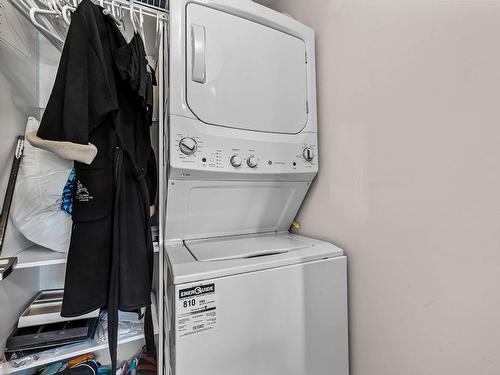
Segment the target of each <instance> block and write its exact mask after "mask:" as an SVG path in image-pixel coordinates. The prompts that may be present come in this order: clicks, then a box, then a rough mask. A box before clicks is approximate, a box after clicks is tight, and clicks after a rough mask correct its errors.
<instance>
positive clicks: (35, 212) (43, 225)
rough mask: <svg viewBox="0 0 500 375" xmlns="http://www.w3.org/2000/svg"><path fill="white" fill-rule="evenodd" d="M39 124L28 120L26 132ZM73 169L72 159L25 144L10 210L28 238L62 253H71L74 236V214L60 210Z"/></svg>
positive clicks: (11, 216)
mask: <svg viewBox="0 0 500 375" xmlns="http://www.w3.org/2000/svg"><path fill="white" fill-rule="evenodd" d="M39 125H40V124H39V122H38V120H37V119H36V118H34V117H29V118H28V123H27V125H26V133H28V132H30V131H33V130H35V131H36V130H38V126H39ZM72 168H73V162H72V161H71V160H65V159H62V158H60V157H58V156H57V155H55V154H53V153H51V152H49V151H45V150H42V149H39V148H35V147H33V146H32V145H30V143H29V142H24V156H23V158H22V160H21V166H20V167H19V174H18V176H17V182H16V189H15V192H14V197H13V199H12V206H11V210H10V219H11V221H12V223H13V224H14V225H15V226H16V228H17V229H18V230H19V231H20V232H21V233H22V234H23V235H24V236H25V237H26V238H27V239H29V240H30V241H32V242H34V243H35V244H38V245H40V246H43V247H46V248H48V249H52V250H55V251H59V252H67V251H68V248H69V240H70V237H71V226H72V220H71V215H69V214H68V213H66V212H64V211H62V210H61V202H62V192H63V189H64V186H65V185H66V182H67V180H68V176H69V173H70V172H71V169H72Z"/></svg>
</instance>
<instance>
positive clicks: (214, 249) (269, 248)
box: [185, 233, 314, 262]
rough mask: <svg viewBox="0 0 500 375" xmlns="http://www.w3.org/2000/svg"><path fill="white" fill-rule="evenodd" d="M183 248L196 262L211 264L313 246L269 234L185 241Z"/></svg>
mask: <svg viewBox="0 0 500 375" xmlns="http://www.w3.org/2000/svg"><path fill="white" fill-rule="evenodd" d="M185 246H186V247H187V248H188V250H189V251H190V252H191V254H192V255H193V257H194V258H195V259H196V260H197V261H199V262H212V261H218V260H228V259H250V258H259V257H265V256H270V255H276V254H283V253H287V252H290V251H294V250H300V249H305V248H308V247H312V246H314V244H313V243H312V242H308V241H305V240H302V239H297V238H293V237H291V236H283V235H281V236H278V235H277V234H276V233H270V234H266V235H262V234H259V235H246V236H234V237H219V238H211V239H203V240H191V241H186V242H185Z"/></svg>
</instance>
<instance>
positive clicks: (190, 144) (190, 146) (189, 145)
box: [179, 137, 198, 155]
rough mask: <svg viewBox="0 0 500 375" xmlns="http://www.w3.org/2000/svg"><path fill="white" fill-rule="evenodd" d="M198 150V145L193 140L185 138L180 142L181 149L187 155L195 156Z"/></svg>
mask: <svg viewBox="0 0 500 375" xmlns="http://www.w3.org/2000/svg"><path fill="white" fill-rule="evenodd" d="M197 148H198V144H197V143H196V141H195V140H194V139H193V138H190V137H184V138H182V139H181V140H180V142H179V149H180V150H181V152H182V153H183V154H185V155H193V154H194V153H195V152H196V150H197Z"/></svg>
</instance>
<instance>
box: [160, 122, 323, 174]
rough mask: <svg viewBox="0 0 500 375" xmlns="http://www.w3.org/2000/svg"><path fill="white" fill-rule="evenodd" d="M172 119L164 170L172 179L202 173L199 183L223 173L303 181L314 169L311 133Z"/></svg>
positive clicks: (314, 137) (315, 158)
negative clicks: (249, 129) (296, 133)
mask: <svg viewBox="0 0 500 375" xmlns="http://www.w3.org/2000/svg"><path fill="white" fill-rule="evenodd" d="M172 118H174V119H175V121H172V123H171V131H170V134H171V139H170V142H169V143H170V166H171V168H172V169H173V171H171V173H174V174H176V176H175V177H177V178H190V177H194V176H195V175H198V177H200V173H202V177H203V178H204V179H206V178H209V179H210V178H211V177H210V173H216V174H217V176H215V175H214V176H213V178H214V179H220V178H221V176H220V174H224V175H231V177H227V178H232V179H234V178H237V177H238V176H239V177H240V178H237V179H259V177H262V178H264V179H279V180H287V179H288V177H289V178H290V180H296V179H297V178H299V179H300V180H302V181H304V180H308V179H311V180H312V178H314V175H315V174H316V173H317V171H318V150H317V135H316V133H301V134H298V135H289V134H276V133H265V132H255V131H242V130H235V129H229V128H220V127H212V126H207V125H203V126H201V127H200V126H199V125H197V122H196V121H192V120H191V119H187V118H182V117H176V116H172ZM207 130H208V131H207ZM273 175H274V177H273ZM299 175H302V176H300V177H299ZM306 175H307V176H309V177H306ZM287 176H288V177H287ZM293 176H295V177H293ZM223 179H224V178H223Z"/></svg>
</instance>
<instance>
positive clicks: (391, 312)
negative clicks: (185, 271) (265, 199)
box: [274, 0, 500, 375]
mask: <svg viewBox="0 0 500 375" xmlns="http://www.w3.org/2000/svg"><path fill="white" fill-rule="evenodd" d="M274 6H275V7H276V8H277V9H279V10H281V11H284V12H287V13H290V14H292V15H293V16H294V17H295V18H297V19H298V20H300V21H302V22H304V23H305V24H308V25H309V26H311V27H312V28H314V29H315V30H316V33H317V58H318V61H317V71H318V99H319V107H318V109H319V131H320V157H321V160H320V173H319V176H318V178H317V180H316V182H315V185H314V187H313V189H312V191H311V192H310V194H309V197H308V199H307V201H306V203H305V204H304V206H303V208H302V210H301V213H300V215H299V221H300V222H301V224H302V229H301V230H300V233H301V234H305V235H310V236H315V237H319V238H322V239H326V240H330V241H333V242H335V243H336V244H338V245H340V246H342V247H343V248H344V249H345V250H346V253H347V255H348V256H349V272H350V278H349V282H350V333H351V336H350V337H351V338H350V340H351V369H352V373H351V374H352V375H407V374H408V375H410V374H411V375H417V374H418V375H448V374H449V375H481V374H495V375H498V374H500V2H496V1H406V0H405V1H403V0H399V1H396V0H394V1H379V0H365V1H355V0H348V1H341V0H307V1H305V0H277V1H276V2H275V3H274ZM332 375H335V374H332Z"/></svg>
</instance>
